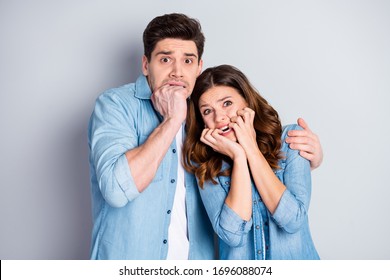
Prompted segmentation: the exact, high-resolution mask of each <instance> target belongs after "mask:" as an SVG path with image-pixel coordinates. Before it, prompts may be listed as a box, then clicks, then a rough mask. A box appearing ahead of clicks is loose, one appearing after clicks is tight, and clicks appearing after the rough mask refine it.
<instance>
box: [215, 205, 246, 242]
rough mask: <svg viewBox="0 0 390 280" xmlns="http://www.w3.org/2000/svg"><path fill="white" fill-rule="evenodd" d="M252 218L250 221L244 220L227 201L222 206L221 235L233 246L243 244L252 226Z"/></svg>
mask: <svg viewBox="0 0 390 280" xmlns="http://www.w3.org/2000/svg"><path fill="white" fill-rule="evenodd" d="M252 223H253V222H252V218H251V219H250V220H249V221H245V220H243V219H242V218H241V217H240V216H239V215H238V214H237V213H236V212H234V211H233V210H232V209H231V208H230V207H229V206H228V205H227V204H226V203H225V204H224V205H223V207H222V211H221V217H220V222H219V225H220V228H221V230H220V234H219V235H220V237H221V239H222V240H223V241H225V242H226V243H227V244H228V245H229V246H231V247H238V246H242V245H244V244H243V241H244V240H245V239H244V238H243V236H244V235H246V234H247V233H248V232H249V231H250V229H251V228H252Z"/></svg>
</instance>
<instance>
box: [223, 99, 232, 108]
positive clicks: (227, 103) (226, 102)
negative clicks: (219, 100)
mask: <svg viewBox="0 0 390 280" xmlns="http://www.w3.org/2000/svg"><path fill="white" fill-rule="evenodd" d="M232 104H233V102H231V101H230V100H228V101H225V102H224V103H223V106H225V107H227V106H230V105H232Z"/></svg>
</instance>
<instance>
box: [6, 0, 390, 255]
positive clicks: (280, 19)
mask: <svg viewBox="0 0 390 280" xmlns="http://www.w3.org/2000/svg"><path fill="white" fill-rule="evenodd" d="M172 12H181V13H185V14H187V15H189V16H191V17H195V18H197V19H199V20H200V22H201V24H202V27H203V31H204V33H205V36H206V46H205V53H204V62H205V65H204V66H205V68H206V67H209V66H215V65H219V64H232V65H235V66H237V67H238V68H239V69H241V70H242V71H243V72H244V73H246V74H247V76H248V77H249V78H250V80H251V81H252V83H253V84H254V86H255V87H256V88H257V89H258V90H259V91H260V92H261V93H262V94H263V95H264V97H265V98H266V99H267V100H268V101H269V102H270V103H271V105H273V106H274V108H275V109H277V110H278V112H279V113H280V117H281V120H282V122H283V124H288V123H294V122H295V121H296V119H297V118H298V117H303V118H304V119H306V121H307V122H308V124H309V125H310V127H311V128H312V130H313V131H314V132H315V133H317V134H318V135H319V136H320V139H321V143H322V145H323V149H324V154H325V157H324V162H323V164H322V165H321V167H320V168H319V169H317V170H314V171H313V172H312V177H313V192H312V199H311V205H310V209H309V220H310V227H311V231H312V236H313V239H314V242H315V244H316V246H317V249H318V252H319V254H320V256H321V258H322V259H335V260H339V259H390V238H389V236H390V219H389V217H388V215H389V213H390V203H389V198H390V188H389V187H390V184H389V180H388V175H389V158H390V152H389V148H388V146H389V145H388V144H387V140H388V139H389V138H390V125H389V120H390V110H389V108H388V107H389V105H390V98H389V96H390V51H389V50H390V32H389V27H390V2H388V1H385V0H383V1H379V0H367V1H355V0H350V1H348V0H338V1H336V0H332V1H309V0H307V1H287V0H286V1H254V0H253V1H237V0H231V1H226V0H220V1H210V0H207V1H206V0H197V1H179V0H176V1H173V0H171V1H168V0H165V1H149V0H144V1H128V0H116V1H115V0H114V1H113V0H100V1H97V0H90V1H87V0H85V1H80V0H77V1H76V0H68V1H53V0H46V1H45V0H35V1H22V0H8V1H7V0H1V1H0V38H1V44H0V133H1V137H0V155H1V157H0V172H1V174H0V179H1V180H0V191H1V193H0V227H1V228H0V259H88V258H89V246H90V236H91V228H92V220H91V201H90V184H89V167H88V145H87V124H88V120H89V117H90V115H91V112H92V109H93V106H94V101H95V99H96V98H97V97H98V95H99V94H100V93H102V92H103V91H104V90H106V89H108V88H111V87H116V86H120V85H122V84H126V83H130V82H133V81H135V79H136V78H137V76H138V75H139V74H140V73H141V56H142V54H143V48H142V47H143V46H142V32H143V30H144V28H145V27H146V25H147V23H148V22H149V21H150V20H151V19H152V18H154V17H155V16H158V15H162V14H165V13H172Z"/></svg>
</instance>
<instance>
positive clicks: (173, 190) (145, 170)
mask: <svg viewBox="0 0 390 280" xmlns="http://www.w3.org/2000/svg"><path fill="white" fill-rule="evenodd" d="M143 41H144V56H143V59H142V71H143V75H141V76H140V77H139V78H138V79H137V81H136V82H135V83H132V84H128V85H124V86H122V87H119V88H115V89H111V90H108V91H106V92H105V93H103V94H102V95H101V96H100V97H99V98H98V99H97V101H96V105H95V109H94V112H93V114H92V116H91V119H90V124H89V133H88V137H89V146H90V175H91V185H92V201H93V205H92V206H93V220H94V225H93V232H92V248H91V258H92V259H213V258H214V256H215V253H214V247H213V230H212V227H211V224H210V222H209V218H208V217H207V214H206V212H205V210H204V207H203V205H202V203H201V200H200V197H199V193H198V187H197V185H196V180H195V178H194V176H193V175H191V174H188V173H186V172H185V171H184V168H183V167H182V166H181V163H180V160H179V159H181V145H182V139H183V137H184V135H183V134H184V133H183V124H184V121H185V118H186V112H187V101H186V100H187V98H188V97H189V96H190V94H191V92H192V89H193V87H194V84H195V81H196V78H197V76H198V75H199V74H200V73H201V70H202V64H203V61H202V54H203V47H204V36H203V33H202V31H201V26H200V24H199V22H198V21H197V20H195V19H191V18H188V17H187V16H185V15H182V14H169V15H164V16H160V17H156V18H155V19H153V20H152V21H151V22H150V23H149V24H148V26H147V27H146V29H145V31H144V34H143ZM303 126H305V124H303ZM295 133H297V135H295V137H294V138H295V139H296V141H292V142H291V143H292V145H299V146H298V147H297V148H299V149H302V150H303V151H305V152H307V153H308V157H312V159H311V160H312V163H313V167H317V166H318V165H319V164H320V162H321V160H322V152H321V146H320V145H319V142H318V139H317V138H316V136H315V135H314V134H313V133H312V132H311V131H309V130H308V128H307V129H306V130H305V131H301V132H295Z"/></svg>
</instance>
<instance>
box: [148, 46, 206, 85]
mask: <svg viewBox="0 0 390 280" xmlns="http://www.w3.org/2000/svg"><path fill="white" fill-rule="evenodd" d="M202 65H203V61H202V60H200V61H199V57H198V51H197V48H196V45H195V43H194V42H193V41H186V40H181V39H164V40H161V41H159V42H158V43H157V44H156V47H155V49H154V50H153V52H152V55H151V58H150V61H148V60H147V58H146V56H143V58H142V72H143V74H144V75H145V76H147V78H148V82H149V86H150V88H151V90H152V92H154V91H156V90H157V89H159V88H160V87H161V86H163V85H166V84H170V85H174V86H183V87H186V88H188V91H189V92H190V93H191V92H192V90H193V88H194V85H195V81H196V78H197V77H198V76H199V74H200V72H201V71H202Z"/></svg>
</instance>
